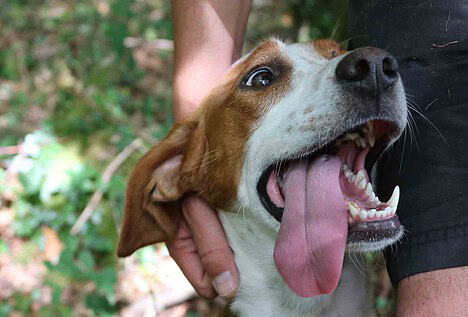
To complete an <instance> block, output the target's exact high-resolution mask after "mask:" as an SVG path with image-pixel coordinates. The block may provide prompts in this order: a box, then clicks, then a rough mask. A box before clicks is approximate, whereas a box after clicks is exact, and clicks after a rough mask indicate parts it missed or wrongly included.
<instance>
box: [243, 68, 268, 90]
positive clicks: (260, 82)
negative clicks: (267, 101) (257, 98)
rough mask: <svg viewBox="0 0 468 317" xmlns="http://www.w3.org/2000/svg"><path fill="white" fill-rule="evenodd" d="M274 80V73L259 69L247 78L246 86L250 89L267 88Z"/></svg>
mask: <svg viewBox="0 0 468 317" xmlns="http://www.w3.org/2000/svg"><path fill="white" fill-rule="evenodd" d="M273 79H274V76H273V73H272V72H271V71H270V70H269V69H266V68H261V69H258V70H256V71H254V72H252V73H251V74H250V75H249V77H248V78H247V80H246V82H245V85H246V86H249V87H258V88H260V87H265V86H268V85H269V84H270V83H271V82H272V81H273Z"/></svg>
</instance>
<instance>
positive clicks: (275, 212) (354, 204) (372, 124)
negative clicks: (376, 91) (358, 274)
mask: <svg viewBox="0 0 468 317" xmlns="http://www.w3.org/2000/svg"><path fill="white" fill-rule="evenodd" d="M395 130H396V128H395V126H394V125H393V124H392V123H391V122H388V121H382V120H376V121H368V122H367V123H365V124H361V125H359V126H357V127H355V128H353V129H351V130H349V131H346V132H345V133H343V134H342V135H341V136H339V137H338V138H337V139H335V140H333V141H331V142H330V143H328V144H326V145H325V146H324V147H322V148H321V149H320V150H319V151H316V152H313V153H311V154H308V155H307V156H303V157H301V158H297V159H292V160H287V161H283V162H278V163H277V164H274V165H273V166H271V167H270V168H269V169H267V170H266V172H265V173H264V175H263V176H262V178H261V179H260V181H259V188H258V189H259V194H260V196H261V198H262V201H263V203H264V204H265V205H266V207H267V210H268V211H269V212H270V213H271V215H272V216H273V217H275V219H277V220H278V221H281V218H282V215H283V211H284V207H285V193H284V191H285V189H284V181H285V175H287V173H288V169H289V168H290V167H291V166H293V165H294V164H296V163H297V162H304V161H306V162H311V161H313V160H315V159H317V158H319V157H320V156H323V157H329V156H333V155H336V156H338V157H339V159H340V161H341V171H340V174H339V184H340V188H341V191H342V195H343V199H344V203H345V207H346V209H347V211H348V226H349V231H348V239H347V241H348V245H353V244H356V243H361V242H364V243H365V242H377V241H378V240H380V239H391V238H397V236H398V235H399V234H400V231H401V230H400V222H399V221H398V218H397V217H396V210H397V206H398V200H399V198H400V190H399V187H398V186H396V187H395V189H394V191H393V194H392V196H391V197H390V199H389V200H388V201H387V202H381V201H380V199H379V198H378V197H377V195H376V194H375V192H374V189H373V187H372V184H371V182H370V177H369V175H370V173H371V170H372V167H373V165H374V164H375V162H376V161H377V159H378V158H379V157H380V155H381V153H382V151H383V150H384V149H385V148H386V147H387V145H388V143H389V142H390V140H391V136H392V135H393V134H394V133H395ZM261 187H263V190H262V188H261Z"/></svg>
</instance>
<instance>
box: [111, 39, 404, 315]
mask: <svg viewBox="0 0 468 317" xmlns="http://www.w3.org/2000/svg"><path fill="white" fill-rule="evenodd" d="M406 123H407V105H406V99H405V93H404V90H403V86H402V82H401V79H400V76H399V74H398V71H397V64H396V61H395V59H394V58H393V57H392V56H391V55H390V54H388V53H386V52H385V51H383V50H380V49H376V48H361V49H358V50H355V51H352V52H346V51H344V50H343V49H341V48H340V46H339V44H337V43H336V42H334V41H332V40H320V41H316V42H314V43H311V44H293V45H285V44H283V43H282V42H280V41H277V40H271V41H267V42H265V43H263V44H261V45H260V46H258V47H257V48H256V49H255V50H254V51H253V52H251V53H250V54H249V55H247V56H245V57H244V58H242V59H241V60H240V61H238V62H237V63H236V64H235V65H233V66H232V68H231V69H230V71H229V72H228V74H227V75H226V76H225V77H224V79H223V80H222V81H221V82H220V83H219V84H218V85H217V86H216V88H215V89H214V90H213V91H212V92H211V93H210V94H209V96H208V97H207V98H206V99H205V100H204V101H203V103H202V105H201V106H200V108H199V110H198V111H197V112H196V113H195V114H194V115H193V116H192V117H191V118H190V119H188V120H186V121H185V122H182V123H180V124H177V125H176V126H175V127H174V128H173V130H172V131H171V132H170V134H169V135H168V136H167V137H166V138H165V139H164V141H162V142H161V143H160V144H159V145H157V146H156V147H154V148H153V149H152V150H151V151H150V152H149V153H148V154H147V155H145V156H144V157H143V158H142V159H141V160H140V161H139V163H138V164H137V166H136V168H135V170H134V171H133V174H132V176H131V177H130V180H129V183H128V188H127V201H126V207H125V219H124V225H123V229H122V233H121V238H120V242H119V246H118V255H119V256H127V255H130V254H131V253H133V252H134V251H135V250H136V249H138V248H141V247H143V246H145V245H148V244H153V243H155V242H158V241H167V240H170V239H171V237H173V236H174V234H175V232H176V229H177V225H178V223H179V220H180V219H181V208H180V206H181V203H180V200H181V198H182V197H183V196H184V195H185V194H186V193H196V194H198V195H199V196H200V197H202V198H203V199H205V200H206V201H208V202H209V203H210V204H211V205H212V206H213V207H215V208H216V209H217V210H218V211H219V215H220V218H221V220H222V224H223V226H224V229H225V231H226V234H227V236H228V239H229V242H230V245H231V247H232V249H233V250H234V253H235V258H236V263H237V266H238V268H239V272H240V289H239V291H238V293H237V296H236V298H235V300H234V302H233V304H232V307H231V308H232V310H233V311H234V312H236V313H238V314H239V315H240V316H269V317H273V316H281V317H284V316H369V315H372V314H373V312H372V308H371V304H370V300H369V296H367V293H366V288H365V277H364V276H362V274H360V273H359V271H358V270H357V268H356V267H354V265H352V264H350V263H349V261H348V260H347V256H345V253H346V252H365V251H372V250H380V249H382V248H384V247H385V246H388V245H389V244H392V243H394V242H395V241H396V240H397V239H399V238H400V237H401V235H402V227H401V226H400V223H399V221H398V219H397V218H396V216H395V211H396V208H397V204H398V199H399V189H398V187H396V188H395V190H394V193H393V195H392V197H391V198H390V199H389V201H387V202H381V201H380V200H379V198H378V197H376V195H375V193H374V191H373V188H372V185H371V182H370V178H369V175H370V174H371V170H372V167H373V165H374V163H375V162H376V161H377V159H378V158H379V156H380V154H381V153H382V151H384V150H385V149H386V148H388V147H389V146H390V145H391V144H392V142H393V141H394V140H395V139H397V138H398V137H399V136H400V135H401V133H402V131H403V130H404V128H405V126H406Z"/></svg>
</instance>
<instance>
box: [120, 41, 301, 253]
mask: <svg viewBox="0 0 468 317" xmlns="http://www.w3.org/2000/svg"><path fill="white" fill-rule="evenodd" d="M258 67H268V68H269V69H271V70H272V72H273V73H274V74H276V76H277V77H276V79H275V80H274V81H273V82H272V83H271V84H270V85H269V86H266V87H264V88H252V87H246V86H243V85H242V84H241V82H242V80H243V78H245V76H247V75H248V74H250V72H251V71H253V70H255V69H257V68H258ZM291 73H292V66H291V63H290V61H289V60H287V59H286V58H285V57H284V56H283V55H282V54H281V51H280V47H279V44H278V43H277V42H274V41H268V42H265V43H263V44H262V45H260V46H259V47H258V48H257V49H256V50H255V51H254V52H252V54H251V55H249V56H248V57H247V59H246V60H244V61H242V62H240V63H238V64H237V65H236V66H234V67H233V69H232V70H231V71H230V72H229V73H228V74H227V76H225V78H224V79H223V80H222V81H221V82H220V84H218V85H217V87H216V88H215V89H214V90H213V91H211V93H210V94H209V96H208V97H207V98H206V99H205V100H204V101H203V102H202V105H201V106H200V107H199V109H198V110H197V112H196V113H194V115H193V116H192V117H191V118H189V119H188V120H186V121H184V122H182V123H180V124H177V125H176V126H175V127H174V128H173V129H172V130H171V132H170V133H169V135H168V136H167V137H166V138H165V139H164V140H163V141H162V142H161V143H160V144H159V145H157V146H156V147H154V148H153V149H152V150H151V151H150V152H149V153H148V154H146V155H145V156H144V157H143V158H142V159H141V160H140V161H139V162H138V164H137V166H136V167H135V169H134V170H133V172H132V175H131V176H130V179H129V182H128V185H127V196H126V204H125V216H124V224H123V228H122V233H121V236H120V241H119V245H118V249H117V255H118V256H127V255H130V254H131V253H133V252H134V251H135V250H137V249H138V248H141V247H143V246H145V245H149V244H153V243H156V242H160V241H168V240H170V239H171V238H173V237H174V235H175V233H176V230H177V228H178V225H179V222H180V219H181V217H182V212H181V203H180V202H181V201H180V199H178V197H182V196H183V195H184V194H186V193H196V194H198V195H199V196H200V197H201V198H203V199H205V200H206V201H207V202H208V203H209V204H210V205H211V206H213V207H214V208H219V209H223V210H229V209H230V207H232V204H233V203H234V202H235V200H236V197H237V190H238V187H239V183H240V177H241V174H242V167H243V164H244V157H245V147H246V143H247V141H248V140H249V137H250V134H251V132H252V130H254V129H255V125H256V124H257V122H258V121H259V119H260V118H261V116H262V115H263V113H265V112H266V111H267V110H268V109H269V108H270V107H272V106H274V105H275V104H276V103H277V101H278V100H279V99H280V98H281V97H282V96H284V95H285V94H286V93H287V92H288V91H289V89H290V84H289V79H290V76H291ZM177 155H182V156H183V158H182V161H181V164H180V170H179V171H178V173H177V174H174V175H168V172H167V171H168V170H166V169H161V170H163V171H164V172H163V173H157V172H156V173H155V171H157V170H158V168H160V167H161V165H162V164H164V163H165V162H166V161H168V160H170V159H171V158H174V157H175V156H177ZM169 171H172V169H169ZM172 173H175V172H172ZM160 177H166V178H167V177H170V178H171V181H170V182H169V183H170V184H171V186H172V187H173V188H171V191H164V190H162V191H160V192H159V195H154V196H153V195H152V194H153V192H154V191H155V186H158V185H161V184H167V183H168V182H167V179H166V180H164V179H160ZM173 184H177V185H176V186H174V185H173ZM165 193H169V194H170V195H168V194H166V195H165ZM152 196H153V198H152ZM154 197H156V198H157V197H163V198H164V199H166V198H167V197H173V199H177V200H175V201H169V202H167V201H155V198H154Z"/></svg>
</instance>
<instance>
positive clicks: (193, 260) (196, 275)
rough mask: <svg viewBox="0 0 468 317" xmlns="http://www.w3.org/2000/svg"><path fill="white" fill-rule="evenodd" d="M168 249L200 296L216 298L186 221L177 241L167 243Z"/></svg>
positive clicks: (182, 222)
mask: <svg viewBox="0 0 468 317" xmlns="http://www.w3.org/2000/svg"><path fill="white" fill-rule="evenodd" d="M167 248H168V250H169V254H170V255H171V257H172V258H173V259H174V261H175V262H176V263H177V265H178V266H179V268H180V269H181V270H182V272H183V273H184V275H185V277H186V278H187V279H188V280H189V282H190V284H192V286H193V288H195V291H196V292H197V293H198V295H200V296H201V297H205V298H208V299H212V298H214V297H216V295H217V294H216V291H215V289H214V287H213V284H212V283H211V279H210V277H209V276H208V274H206V272H205V270H204V268H203V266H202V263H201V260H200V256H199V254H198V252H197V247H196V245H195V241H194V240H193V236H192V233H191V232H190V228H189V227H188V225H187V223H186V222H185V220H182V221H181V223H180V225H179V228H178V230H177V234H176V236H175V239H174V240H172V241H171V242H170V243H167Z"/></svg>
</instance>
